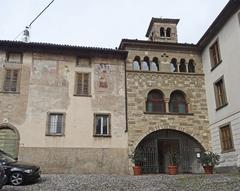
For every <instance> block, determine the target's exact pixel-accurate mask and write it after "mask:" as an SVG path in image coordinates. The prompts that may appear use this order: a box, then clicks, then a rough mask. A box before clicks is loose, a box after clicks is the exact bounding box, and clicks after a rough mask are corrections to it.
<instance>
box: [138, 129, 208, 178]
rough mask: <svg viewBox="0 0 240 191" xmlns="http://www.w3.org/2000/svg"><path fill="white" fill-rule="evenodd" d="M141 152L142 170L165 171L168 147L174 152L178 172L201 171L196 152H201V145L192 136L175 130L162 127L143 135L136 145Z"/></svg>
mask: <svg viewBox="0 0 240 191" xmlns="http://www.w3.org/2000/svg"><path fill="white" fill-rule="evenodd" d="M136 149H137V150H140V151H141V152H142V153H143V157H144V161H143V162H142V164H141V166H142V171H143V173H145V174H149V173H151V174H152V173H166V172H167V166H168V164H169V157H168V155H169V153H168V152H169V149H170V150H172V151H173V152H175V153H176V155H177V158H178V171H179V173H201V172H202V167H201V165H200V163H199V162H198V160H197V157H196V155H197V153H201V152H203V151H204V150H205V149H204V148H203V146H202V145H201V144H200V143H199V142H198V141H197V140H196V139H195V138H193V137H192V136H190V135H188V134H186V133H183V132H181V131H177V130H171V129H163V130H158V131H155V132H152V133H150V134H148V135H147V136H146V137H144V138H143V139H142V140H141V141H140V143H139V144H138V145H137V147H136Z"/></svg>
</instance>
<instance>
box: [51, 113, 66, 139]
mask: <svg viewBox="0 0 240 191" xmlns="http://www.w3.org/2000/svg"><path fill="white" fill-rule="evenodd" d="M64 125H65V114H63V113H49V114H48V129H47V135H63V134H64Z"/></svg>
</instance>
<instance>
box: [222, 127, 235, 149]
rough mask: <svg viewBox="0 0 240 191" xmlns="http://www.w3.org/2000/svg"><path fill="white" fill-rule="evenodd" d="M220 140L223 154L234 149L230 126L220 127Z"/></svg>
mask: <svg viewBox="0 0 240 191" xmlns="http://www.w3.org/2000/svg"><path fill="white" fill-rule="evenodd" d="M220 140H221V146H222V151H223V152H225V151H230V150H233V149H234V148H233V139H232V133H231V129H230V125H226V126H224V127H220Z"/></svg>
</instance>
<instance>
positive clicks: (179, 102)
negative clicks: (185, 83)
mask: <svg viewBox="0 0 240 191" xmlns="http://www.w3.org/2000/svg"><path fill="white" fill-rule="evenodd" d="M169 111H170V112H173V113H188V107H187V102H186V99H185V95H184V93H183V92H181V91H174V92H173V93H171V96H170V102H169Z"/></svg>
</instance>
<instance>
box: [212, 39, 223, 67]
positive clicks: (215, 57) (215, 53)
mask: <svg viewBox="0 0 240 191" xmlns="http://www.w3.org/2000/svg"><path fill="white" fill-rule="evenodd" d="M210 58H211V64H212V68H215V67H216V66H217V65H218V64H220V63H221V57H220V51H219V44H218V40H217V41H216V42H214V43H213V45H212V46H211V47H210Z"/></svg>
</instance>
